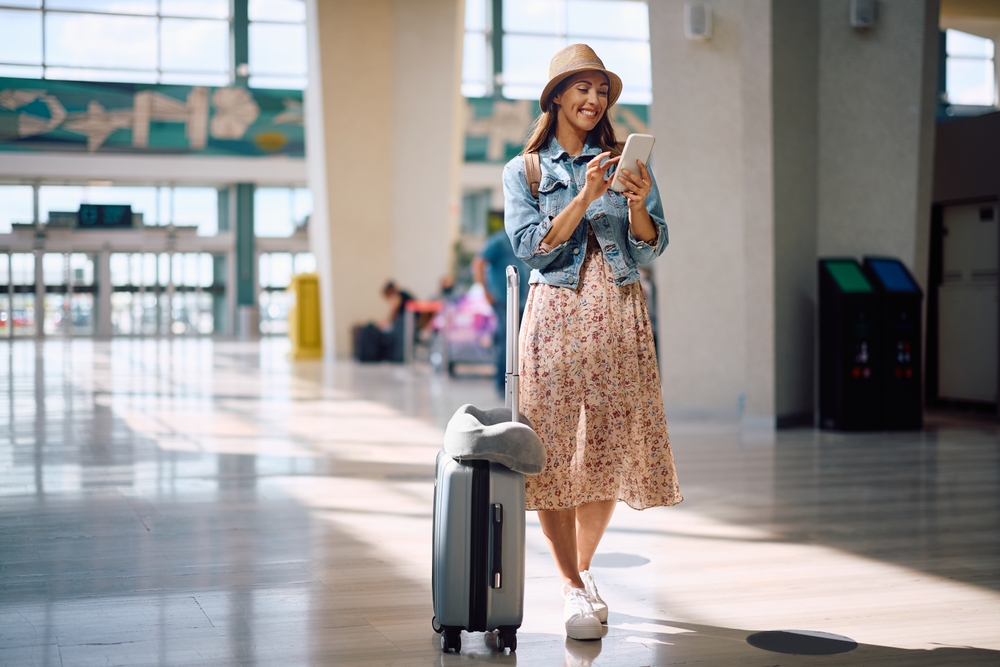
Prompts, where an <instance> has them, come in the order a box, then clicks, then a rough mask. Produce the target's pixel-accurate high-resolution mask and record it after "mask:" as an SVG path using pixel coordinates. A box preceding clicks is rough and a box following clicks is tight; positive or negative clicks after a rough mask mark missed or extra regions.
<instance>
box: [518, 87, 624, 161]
mask: <svg viewBox="0 0 1000 667" xmlns="http://www.w3.org/2000/svg"><path fill="white" fill-rule="evenodd" d="M568 85H569V79H566V80H565V81H563V82H561V83H560V84H559V85H558V86H557V87H556V89H555V90H553V91H552V95H551V96H550V97H549V99H548V100H546V106H547V107H548V108H547V109H544V110H542V113H541V114H540V115H539V116H538V118H536V119H535V122H534V123H532V124H531V129H530V130H528V140H527V141H525V142H524V150H522V151H521V155H524V154H525V153H537V152H538V151H540V150H541V149H543V148H545V147H546V146H548V145H549V141H550V140H551V139H552V135H554V134H555V133H556V120H557V119H558V115H559V110H558V107H556V105H554V104H552V98H553V97H555V96H556V95H558V94H560V93H562V92H563V91H564V90H566V87H567V86H568ZM610 111H611V107H610V106H609V107H608V108H607V109H605V110H604V115H602V116H601V119H600V120H599V121H597V125H595V126H594V129H593V130H591V131H590V132H589V133H587V140H588V141H590V142H591V143H596V144H597V145H598V146H600V147H601V152H602V153H603V152H604V151H611V156H612V157H614V156H615V155H619V154H620V153H621V152H622V145H621V144H620V143H618V138H617V137H616V136H615V128H614V127H613V126H612V125H611V117H610V115H609V112H610Z"/></svg>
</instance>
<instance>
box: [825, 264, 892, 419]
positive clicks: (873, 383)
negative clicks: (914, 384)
mask: <svg viewBox="0 0 1000 667" xmlns="http://www.w3.org/2000/svg"><path fill="white" fill-rule="evenodd" d="M879 323H880V318H879V295H878V293H877V292H876V291H875V288H874V286H873V285H872V284H871V281H870V280H868V278H867V277H866V276H865V274H864V271H862V270H861V266H860V265H859V264H858V262H857V260H855V259H853V258H830V259H821V260H819V416H820V426H821V427H822V428H828V429H837V430H842V431H867V430H875V429H878V428H880V427H881V418H880V417H881V409H880V405H879V395H880V392H879V377H878V369H879V349H878V341H879V340H880V338H879Z"/></svg>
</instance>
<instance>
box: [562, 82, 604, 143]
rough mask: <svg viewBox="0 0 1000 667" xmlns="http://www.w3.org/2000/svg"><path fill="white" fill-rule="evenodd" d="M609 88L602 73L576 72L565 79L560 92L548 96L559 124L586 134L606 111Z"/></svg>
mask: <svg viewBox="0 0 1000 667" xmlns="http://www.w3.org/2000/svg"><path fill="white" fill-rule="evenodd" d="M610 88H611V86H610V85H609V83H608V77H607V76H606V75H605V74H604V73H603V72H598V71H593V70H592V71H588V72H579V73H577V74H574V75H573V76H571V77H569V78H568V79H566V81H565V82H564V87H563V89H562V91H561V92H559V93H556V94H555V95H553V96H552V104H553V105H555V106H556V107H557V108H558V111H557V118H558V122H560V123H568V124H569V125H571V126H572V127H573V128H575V129H578V130H581V131H583V132H590V131H591V130H593V129H594V127H595V126H596V125H597V121H599V120H600V119H601V117H602V116H604V113H605V112H606V111H607V110H608V95H609V90H610Z"/></svg>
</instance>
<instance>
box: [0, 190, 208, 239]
mask: <svg viewBox="0 0 1000 667" xmlns="http://www.w3.org/2000/svg"><path fill="white" fill-rule="evenodd" d="M11 187H12V186H0V193H3V192H4V191H5V190H7V189H9V188H11ZM29 195H30V187H29ZM3 196H4V195H3V194H0V197H3ZM218 201H219V193H218V190H216V189H215V188H199V187H152V186H150V187H124V186H81V185H43V186H41V187H39V188H38V215H39V217H40V218H41V221H42V222H49V221H50V213H60V212H63V213H74V214H75V213H76V212H77V211H79V210H80V204H129V205H130V206H131V207H132V212H133V213H140V214H142V224H143V225H144V226H146V227H155V226H163V225H168V224H171V223H172V224H174V225H175V226H177V227H197V228H198V234H199V235H201V236H213V235H214V234H216V233H217V232H218V229H219V205H218Z"/></svg>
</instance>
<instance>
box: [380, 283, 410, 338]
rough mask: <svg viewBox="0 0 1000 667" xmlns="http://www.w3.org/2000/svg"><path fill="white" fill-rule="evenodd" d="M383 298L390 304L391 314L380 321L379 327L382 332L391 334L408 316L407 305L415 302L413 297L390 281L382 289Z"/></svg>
mask: <svg viewBox="0 0 1000 667" xmlns="http://www.w3.org/2000/svg"><path fill="white" fill-rule="evenodd" d="M382 298H383V299H385V300H386V303H388V304H389V312H388V313H387V314H386V316H385V317H384V318H382V319H381V320H379V322H378V325H379V328H380V329H382V331H385V332H390V331H392V330H393V328H394V327H395V326H396V325H397V323H400V324H401V323H402V321H403V316H404V315H405V314H406V303H407V302H408V301H413V295H412V294H410V293H409V292H407V291H406V290H401V289H399V288H398V287H396V283H394V282H393V281H391V280H390V281H389V282H387V283H386V284H385V285H384V286H383V287H382Z"/></svg>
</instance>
